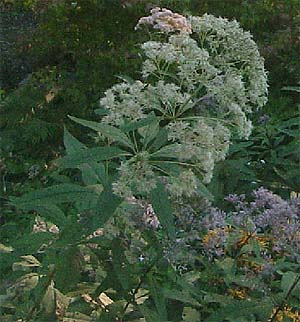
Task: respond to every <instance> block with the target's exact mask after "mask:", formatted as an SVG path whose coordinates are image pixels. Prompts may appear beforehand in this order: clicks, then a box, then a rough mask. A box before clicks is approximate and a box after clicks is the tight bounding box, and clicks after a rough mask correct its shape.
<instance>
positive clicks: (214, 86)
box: [14, 8, 268, 236]
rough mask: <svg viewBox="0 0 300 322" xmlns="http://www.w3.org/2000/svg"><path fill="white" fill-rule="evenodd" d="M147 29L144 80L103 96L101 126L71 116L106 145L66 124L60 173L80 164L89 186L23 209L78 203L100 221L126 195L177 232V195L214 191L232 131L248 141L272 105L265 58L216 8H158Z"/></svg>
mask: <svg viewBox="0 0 300 322" xmlns="http://www.w3.org/2000/svg"><path fill="white" fill-rule="evenodd" d="M140 29H143V30H144V29H146V30H148V34H149V37H150V39H151V40H149V41H147V42H145V43H143V44H142V45H141V49H142V57H143V59H144V60H143V64H142V70H141V72H140V76H141V77H140V79H139V80H133V79H130V78H128V77H119V78H120V79H121V82H119V83H117V84H115V85H114V86H112V87H111V88H110V89H108V90H107V91H106V92H105V95H104V97H103V98H101V100H100V108H99V109H98V110H96V113H97V114H98V115H100V117H101V119H100V121H99V122H93V121H87V120H83V119H78V118H76V117H74V116H70V118H71V119H72V120H73V121H75V122H77V123H79V124H81V125H83V126H85V127H88V128H90V129H92V130H94V131H95V133H96V135H95V136H94V138H95V144H96V145H97V146H96V147H87V146H85V145H84V144H83V143H81V142H80V141H79V140H77V139H76V138H74V137H73V136H72V135H71V134H70V133H69V132H68V131H67V130H66V132H65V138H64V141H65V146H66V154H67V155H66V156H65V157H63V158H61V159H59V160H57V161H56V163H57V164H58V165H59V171H61V170H63V169H67V168H69V169H70V168H73V169H79V170H80V171H81V173H82V175H81V179H82V182H81V183H80V185H78V181H76V182H75V184H74V183H72V184H70V183H68V184H66V183H63V184H59V185H56V186H52V187H49V188H45V189H44V190H42V191H41V190H40V191H37V192H32V193H29V194H27V195H25V196H23V197H21V198H15V199H14V203H15V205H17V206H18V207H21V208H23V209H25V210H35V211H38V212H42V215H44V214H45V213H46V214H47V215H48V214H50V215H51V216H52V218H53V212H54V213H55V214H56V215H57V214H58V216H59V217H61V210H60V209H58V208H56V206H55V207H54V205H56V204H64V203H70V202H71V203H73V204H74V205H75V209H76V211H77V212H78V213H79V214H83V213H85V212H86V211H89V212H91V211H92V212H93V213H94V214H95V217H97V218H98V219H97V220H96V221H95V222H97V224H98V227H99V226H101V225H103V224H104V223H105V222H106V221H107V220H108V219H109V218H110V216H112V215H113V213H114V211H115V210H116V209H117V208H118V205H120V203H121V202H122V201H127V202H128V201H129V202H132V201H133V200H135V201H134V202H136V203H139V202H140V201H142V202H144V201H146V202H149V201H150V206H151V207H152V205H153V207H154V211H155V213H157V214H158V217H159V222H160V223H161V224H162V226H163V227H164V228H166V229H167V231H168V232H169V234H171V233H172V235H173V236H174V227H173V228H172V229H170V225H171V226H172V224H171V222H172V220H171V221H170V209H171V201H170V200H173V201H181V200H184V199H183V198H186V197H187V198H193V197H195V196H201V195H202V196H204V197H207V196H208V195H209V192H208V191H207V189H206V187H205V185H204V184H205V183H208V182H209V181H210V180H211V178H212V175H213V169H214V165H215V163H216V162H218V161H220V160H223V159H224V158H225V156H226V153H227V151H228V148H229V145H230V138H231V136H233V135H239V136H240V137H243V138H247V137H248V136H249V135H250V133H251V128H252V125H251V121H250V120H249V119H248V115H249V114H250V113H251V112H252V111H255V110H257V109H258V108H260V107H262V106H263V105H264V104H265V103H266V101H267V88H268V85H267V77H266V71H265V69H264V61H263V58H262V57H261V56H260V55H259V52H258V49H257V46H256V44H255V42H254V41H253V39H252V37H251V35H250V33H249V32H245V31H243V30H242V29H241V28H240V27H239V24H238V22H236V21H228V20H227V19H224V18H216V17H214V16H212V15H208V14H205V15H204V16H202V17H193V16H190V17H184V16H182V15H180V14H177V13H173V12H172V11H170V10H168V9H160V8H154V9H152V10H151V15H150V16H148V17H142V18H141V19H140V20H139V22H138V24H137V25H136V32H140ZM82 183H83V184H84V185H85V186H86V187H84V186H82ZM162 199H164V200H165V201H168V202H167V203H166V202H161V200H162ZM108 200H111V202H110V201H108ZM138 200H139V201H138ZM151 204H152V205H151ZM167 206H168V207H167ZM99 218H100V219H99ZM60 220H61V218H60ZM98 227H96V228H98Z"/></svg>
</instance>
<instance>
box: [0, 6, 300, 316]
mask: <svg viewBox="0 0 300 322" xmlns="http://www.w3.org/2000/svg"><path fill="white" fill-rule="evenodd" d="M298 2H299V1H297V0H286V1H280V0H262V1H259V0H258V1H237V0H229V1H215V0H205V1H193V0H185V1H183V0H180V1H179V0H164V1H159V0H154V1H152V3H153V5H160V6H161V7H163V6H165V7H168V8H171V9H172V10H173V11H178V12H183V13H192V14H194V15H201V14H202V13H204V12H209V13H212V14H214V15H216V16H218V15H221V16H226V17H229V18H236V19H237V20H238V21H240V23H241V25H242V26H243V28H245V29H249V30H251V33H253V34H254V39H255V40H256V41H257V42H258V44H259V46H260V49H261V52H262V54H263V56H264V57H265V59H266V66H267V69H268V70H269V76H270V77H269V78H270V85H271V86H270V99H269V103H268V104H267V106H266V107H265V109H264V110H263V111H261V112H259V113H257V117H256V119H255V120H254V130H253V134H252V136H251V137H250V138H249V140H248V141H242V142H241V141H238V140H236V142H235V143H234V144H233V145H232V146H231V148H230V151H229V155H228V158H227V159H226V160H225V161H224V162H220V163H219V164H218V165H217V168H216V169H215V175H214V178H213V181H212V182H211V184H210V186H209V189H207V187H206V186H204V185H201V189H199V190H201V191H199V195H200V196H202V197H205V198H207V199H210V200H214V201H215V204H218V205H224V208H225V204H224V202H223V198H224V196H225V195H227V194H229V193H237V194H239V193H246V194H248V193H250V192H251V191H252V190H253V189H254V188H257V187H259V186H264V187H266V188H269V189H272V190H273V191H275V192H276V193H278V194H280V195H281V196H283V197H285V198H288V197H289V196H290V194H291V193H292V192H293V193H299V191H300V182H299V169H300V159H299V155H300V148H299V147H300V141H299V140H300V137H299V133H300V131H299V124H300V116H299V107H298V106H297V104H299V93H298V92H299V87H297V86H296V85H295V84H297V82H299V70H300V65H299V57H298V56H299V52H300V48H299V46H300V42H299V35H298V29H297V28H299V13H300V9H299V3H298ZM148 7H149V3H148V1H143V0H136V1H135V0H127V1H121V0H112V1H106V0H79V1H69V0H66V1H55V0H53V1H50V0H49V1H48V0H47V1H25V0H24V1H23V0H22V1H13V0H6V1H4V2H3V4H2V3H1V10H2V12H1V15H2V16H1V17H4V19H3V20H2V21H1V24H2V25H1V29H3V30H8V33H5V36H4V39H3V40H4V41H5V42H7V43H6V45H5V44H4V43H3V44H2V42H1V55H2V57H1V58H2V60H3V63H2V66H1V86H2V88H3V89H4V91H1V92H0V94H1V103H0V104H1V106H0V118H1V121H0V128H1V132H2V133H1V142H0V144H1V160H0V162H1V163H0V170H1V178H0V179H1V184H0V187H1V194H2V196H1V197H0V198H1V206H2V210H1V214H0V309H1V310H0V319H1V321H2V320H3V321H7V322H15V321H20V320H19V319H23V320H24V321H26V322H37V321H38V322H44V321H45V322H46V321H47V322H50V321H66V322H70V321H75V322H85V321H89V322H94V321H124V322H125V321H135V322H137V321H142V320H141V319H142V318H144V319H145V320H146V321H149V322H159V321H161V322H165V321H172V322H180V321H183V322H184V321H186V322H199V321H208V322H212V321H216V322H217V321H218V322H219V321H240V322H244V321H245V322H248V321H249V322H250V321H251V322H254V321H267V320H268V319H269V320H271V321H280V314H281V313H282V312H283V310H284V308H285V307H286V306H288V307H289V308H290V309H291V311H290V312H291V314H292V313H293V312H297V311H300V307H299V294H300V287H299V265H298V263H297V262H296V261H295V259H293V258H290V257H289V256H286V255H285V254H281V253H276V254H277V255H276V256H277V257H276V258H275V263H274V266H273V271H272V272H271V273H268V274H269V275H268V274H266V275H258V277H257V279H256V280H255V279H252V280H251V281H254V282H255V283H256V285H257V287H256V288H253V285H250V278H249V276H250V275H251V274H253V272H255V270H254V269H253V267H260V268H262V267H264V265H268V264H269V262H266V261H265V260H264V259H263V258H262V257H261V256H260V254H261V252H263V251H265V248H264V246H263V245H261V244H259V241H258V239H255V238H252V239H251V237H249V235H246V237H245V231H243V230H239V229H237V228H236V227H234V229H233V230H230V233H231V234H232V235H231V237H230V239H229V240H228V242H227V244H226V256H225V258H222V259H218V260H211V258H208V256H206V255H205V253H204V250H203V247H202V246H201V244H200V242H199V241H200V240H201V241H203V240H204V239H205V238H207V237H209V231H208V232H205V231H204V230H203V231H202V230H201V229H198V226H197V225H198V221H196V222H194V221H191V222H189V221H188V220H187V222H186V223H185V226H188V227H189V226H191V227H190V230H188V232H187V233H185V231H184V230H183V229H181V228H178V223H177V222H178V218H177V217H176V216H178V208H179V209H180V211H182V215H184V214H183V213H184V211H183V210H182V209H184V208H180V207H181V206H182V205H181V204H180V203H179V205H178V204H176V206H175V205H174V204H172V202H173V200H171V199H170V198H169V196H168V194H167V192H166V190H165V188H164V186H163V185H162V184H158V185H157V188H156V189H155V190H153V191H152V192H151V193H150V196H149V200H150V201H151V203H152V205H153V208H154V211H155V213H156V214H157V217H158V218H159V221H160V223H161V226H162V227H160V228H159V229H157V230H155V229H150V228H149V226H146V225H145V224H144V225H142V226H141V224H140V223H137V222H136V221H135V220H132V217H130V216H131V214H132V212H134V211H136V209H135V208H134V207H135V206H136V205H132V204H130V203H126V202H127V201H124V200H122V199H121V198H119V197H117V196H116V195H115V194H114V193H113V191H112V183H113V182H115V179H116V178H115V173H116V167H117V166H118V165H119V162H120V161H122V160H123V159H124V158H126V157H127V156H128V155H131V154H132V153H133V152H132V151H133V150H134V148H135V147H134V146H133V143H132V141H131V134H132V132H133V131H136V130H137V129H140V128H141V127H145V128H147V134H146V135H145V137H144V138H142V139H141V142H139V144H140V145H141V146H143V147H145V148H148V149H150V151H151V153H153V155H154V159H155V158H156V159H157V158H167V157H172V158H175V156H174V154H172V146H168V147H167V148H165V144H166V142H167V131H166V130H165V129H158V126H157V124H158V121H157V119H156V118H155V116H154V115H150V116H149V117H148V118H147V119H145V120H142V121H139V122H136V123H132V124H126V125H124V126H123V128H121V129H120V130H119V129H117V128H114V127H110V126H103V125H100V124H99V123H97V122H96V121H97V120H98V119H99V117H100V116H101V115H102V113H103V111H102V110H101V109H98V100H99V98H100V97H101V96H102V94H103V92H104V91H105V89H107V88H109V87H110V86H111V85H112V84H113V83H115V82H116V81H118V80H117V78H116V76H117V75H123V74H126V75H129V77H133V78H139V77H140V75H139V74H137V72H136V71H137V70H139V65H140V63H141V61H140V57H139V45H138V44H139V43H140V42H141V41H143V38H142V37H143V35H141V33H139V32H134V31H133V29H134V26H135V24H136V22H137V20H138V19H139V18H140V17H141V16H143V15H145V14H147V13H148V11H149V8H148ZM14 17H15V18H14ZM25 17H27V18H25ZM10 19H13V21H14V22H13V23H12V26H13V25H16V26H17V25H20V23H24V27H23V28H21V29H22V32H21V33H18V36H19V38H18V39H14V37H15V31H14V30H13V29H12V28H9V26H8V22H7V21H9V20H10ZM24 19H26V21H25V20H24ZM27 19H28V20H27ZM10 21H12V20H10ZM29 31H30V33H29ZM31 32H32V33H31ZM0 40H1V41H2V38H1V39H0ZM21 66H24V68H23V69H22V68H21ZM288 85H290V86H294V88H292V87H290V88H286V89H285V90H284V91H282V90H281V89H282V87H283V86H288ZM94 111H96V114H95V113H94ZM264 114H268V118H266V117H265V116H264ZM70 115H72V116H71V117H70ZM75 116H76V117H75ZM85 119H89V120H92V121H85ZM74 121H75V122H74ZM75 123H77V124H75ZM67 129H68V130H67ZM89 129H92V130H93V131H94V132H93V134H94V133H95V131H96V132H101V135H102V136H103V137H105V138H106V139H107V142H109V141H110V140H112V141H114V143H113V144H112V145H111V146H110V147H108V146H102V143H101V144H98V146H96V147H91V143H92V142H93V141H92V140H91V136H92V135H93V134H92V135H87V133H90V130H89ZM77 138H78V139H77ZM63 145H64V146H65V152H63V147H62V146H63ZM156 159H155V160H156ZM159 166H160V167H161V170H162V171H164V172H169V173H172V174H173V175H175V176H177V175H178V168H177V167H176V166H174V165H173V164H171V163H168V162H166V163H165V164H162V163H159ZM143 197H145V196H143ZM199 200H200V199H199ZM189 202H190V205H189V206H191V208H193V207H194V208H196V211H197V215H198V216H200V217H201V218H202V216H204V212H205V211H206V210H205V209H204V210H203V209H202V207H203V205H202V204H200V202H199V201H198V200H196V201H194V200H189ZM194 203H196V206H195V205H194ZM176 207H177V208H176ZM176 211H177V213H176ZM185 211H186V209H185ZM188 211H190V209H189V208H188ZM142 212H143V209H142V210H141V209H139V212H138V214H137V216H136V217H133V218H135V219H136V218H139V220H141V217H142V216H143V213H142ZM180 214H181V213H180ZM37 219H38V220H41V221H42V222H44V223H45V224H47V225H46V226H45V227H42V228H39V229H40V230H39V231H38V232H33V227H34V225H37V223H38V220H37ZM53 225H57V226H53ZM194 226H197V229H198V230H197V233H196V237H195V236H193V235H192V233H193V229H194ZM49 227H50V228H49ZM51 227H52V228H53V227H54V228H55V227H56V228H58V227H59V230H58V231H56V229H54V230H51ZM141 227H142V228H141ZM246 233H247V232H246ZM248 233H249V232H248ZM185 234H187V235H188V237H184V238H187V239H188V240H189V244H188V245H189V248H188V251H187V252H188V254H190V255H191V257H192V258H193V261H188V260H186V257H184V256H183V257H180V256H179V255H178V254H177V253H176V251H177V249H179V252H181V253H184V252H185V251H186V249H184V248H183V246H181V245H182V244H181V242H182V239H183V236H185ZM261 237H264V238H266V239H265V240H267V241H268V238H269V237H270V236H268V235H262V236H261ZM271 237H272V236H271ZM245 238H246V239H245ZM247 238H248V239H247ZM295 238H296V235H295ZM248 241H249V242H248ZM242 242H244V243H245V244H244V245H243V243H242ZM170 245H171V246H170ZM241 245H242V246H241ZM174 249H175V250H174ZM181 253H180V254H181ZM177 255H178V258H179V260H178V258H177ZM245 257H246V259H247V260H248V262H246V264H241V263H243V260H245ZM182 258H185V260H186V261H184V262H183V261H182ZM174 263H175V264H174ZM251 265H253V267H252V266H251ZM255 265H256V266H255ZM255 273H256V272H255ZM251 278H252V276H251ZM263 284H264V285H267V286H268V289H267V291H266V292H265V290H262V289H261V288H260V286H261V285H263ZM243 292H244V293H243ZM103 293H105V295H106V296H108V297H109V299H110V301H109V302H108V303H109V304H107V303H106V302H105V300H103V298H101V297H99V296H100V295H101V294H102V296H103ZM71 300H72V301H71ZM106 300H107V299H106ZM70 301H71V302H70ZM104 302H105V303H104ZM63 317H64V319H65V320H63ZM277 317H278V320H277ZM283 321H293V320H292V318H288V317H287V316H286V317H285V318H284V320H283ZM294 321H297V320H294Z"/></svg>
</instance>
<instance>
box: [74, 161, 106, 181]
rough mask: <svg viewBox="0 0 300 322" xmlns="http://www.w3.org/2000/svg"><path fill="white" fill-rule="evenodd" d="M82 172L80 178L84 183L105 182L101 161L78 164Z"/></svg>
mask: <svg viewBox="0 0 300 322" xmlns="http://www.w3.org/2000/svg"><path fill="white" fill-rule="evenodd" d="M79 169H80V170H81V172H82V180H83V182H84V184H86V185H93V184H97V183H102V184H105V182H106V174H105V167H104V165H103V163H97V162H91V163H90V164H88V163H84V164H82V165H80V166H79Z"/></svg>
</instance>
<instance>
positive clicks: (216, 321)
mask: <svg viewBox="0 0 300 322" xmlns="http://www.w3.org/2000/svg"><path fill="white" fill-rule="evenodd" d="M273 306H274V304H273V303H272V301H271V300H270V299H266V300H260V301H247V302H241V301H236V300H235V301H232V303H231V304H227V305H226V306H225V307H222V308H220V309H219V310H217V311H215V312H214V313H213V314H212V315H210V316H209V317H208V318H207V319H206V320H205V322H220V321H222V320H226V319H227V320H229V321H241V319H242V318H249V317H251V315H253V314H256V315H257V316H258V317H259V321H267V320H268V318H269V316H270V314H271V312H272V308H273Z"/></svg>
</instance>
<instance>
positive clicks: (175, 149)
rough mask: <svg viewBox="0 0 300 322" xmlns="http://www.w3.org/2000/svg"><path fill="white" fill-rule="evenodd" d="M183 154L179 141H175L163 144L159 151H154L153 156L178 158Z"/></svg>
mask: <svg viewBox="0 0 300 322" xmlns="http://www.w3.org/2000/svg"><path fill="white" fill-rule="evenodd" d="M181 154H182V153H181V151H179V145H178V143H174V144H169V145H165V146H163V147H162V148H161V149H159V150H158V151H156V152H154V153H152V154H151V156H152V157H155V158H178V157H179V156H181Z"/></svg>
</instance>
